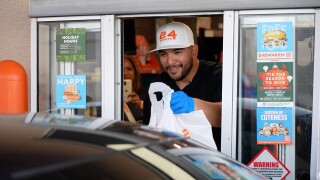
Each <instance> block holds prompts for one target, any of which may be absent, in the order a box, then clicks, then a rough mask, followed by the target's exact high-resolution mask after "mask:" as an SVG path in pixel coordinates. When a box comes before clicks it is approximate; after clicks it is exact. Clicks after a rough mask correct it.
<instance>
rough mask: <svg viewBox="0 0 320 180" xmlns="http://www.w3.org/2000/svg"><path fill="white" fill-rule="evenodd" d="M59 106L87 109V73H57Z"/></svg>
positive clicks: (57, 100)
mask: <svg viewBox="0 0 320 180" xmlns="http://www.w3.org/2000/svg"><path fill="white" fill-rule="evenodd" d="M56 87H57V89H56V102H57V108H60V109H61V108H71V109H86V75H85V74H81V75H80V74H79V75H57V77H56Z"/></svg>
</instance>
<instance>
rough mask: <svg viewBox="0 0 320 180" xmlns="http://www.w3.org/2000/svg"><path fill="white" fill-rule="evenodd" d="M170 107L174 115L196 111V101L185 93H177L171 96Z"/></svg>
mask: <svg viewBox="0 0 320 180" xmlns="http://www.w3.org/2000/svg"><path fill="white" fill-rule="evenodd" d="M170 107H171V110H172V111H173V114H181V113H189V112H191V111H194V100H193V99H192V97H189V96H188V95H187V94H186V93H184V92H183V91H176V92H174V93H172V95H171V101H170Z"/></svg>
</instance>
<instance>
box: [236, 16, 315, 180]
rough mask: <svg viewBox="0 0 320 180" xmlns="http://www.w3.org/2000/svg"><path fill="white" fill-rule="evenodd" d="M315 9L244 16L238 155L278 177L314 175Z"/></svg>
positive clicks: (240, 29)
mask: <svg viewBox="0 0 320 180" xmlns="http://www.w3.org/2000/svg"><path fill="white" fill-rule="evenodd" d="M312 12H313V11H312ZM312 12H310V11H306V12H298V13H296V12H293V13H287V14H281V13H279V14H277V13H276V14H275V13H274V12H271V13H267V14H266V13H264V14H263V13H260V14H252V12H251V13H243V14H241V13H240V15H239V59H238V60H239V62H238V63H239V68H238V82H239V83H238V93H237V96H238V110H237V119H238V129H239V131H238V140H237V142H238V144H237V146H238V148H237V149H238V152H237V156H238V159H239V160H240V161H241V162H243V163H245V164H247V165H248V166H250V167H251V168H254V169H256V170H257V171H258V172H260V173H262V174H264V175H265V176H267V177H270V178H274V179H277V178H279V179H282V178H288V179H295V178H297V179H309V178H310V161H311V157H310V154H311V127H312V118H313V117H312V115H313V112H312V109H313V98H312V96H313V72H314V43H315V15H314V12H313V13H312ZM282 13H283V12H282Z"/></svg>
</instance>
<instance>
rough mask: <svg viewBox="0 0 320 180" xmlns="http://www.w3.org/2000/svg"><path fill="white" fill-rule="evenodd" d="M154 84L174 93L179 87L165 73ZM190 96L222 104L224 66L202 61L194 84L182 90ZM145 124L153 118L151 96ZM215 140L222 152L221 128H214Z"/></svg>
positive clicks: (146, 103) (145, 112)
mask: <svg viewBox="0 0 320 180" xmlns="http://www.w3.org/2000/svg"><path fill="white" fill-rule="evenodd" d="M152 82H163V83H165V84H167V85H168V86H169V87H170V88H171V89H173V90H174V91H179V90H180V89H179V87H178V86H177V85H176V83H175V81H174V80H172V79H171V78H170V76H169V75H168V74H167V73H166V72H163V73H161V74H160V75H159V76H157V77H156V78H155V79H154V80H153V81H152ZM182 91H183V92H185V93H186V94H187V95H188V96H190V97H193V98H198V99H201V100H204V101H209V102H221V100H222V65H221V64H220V63H216V62H210V61H200V63H199V68H198V71H197V73H196V75H195V76H194V78H193V80H192V82H191V83H190V84H188V85H187V86H186V87H184V88H183V89H182ZM143 106H144V109H143V116H144V117H143V124H149V121H150V116H151V114H150V113H151V102H150V98H149V96H147V98H146V99H145V101H144V105H143ZM212 133H213V137H214V140H215V142H216V144H217V147H218V150H220V146H221V145H220V144H221V128H212Z"/></svg>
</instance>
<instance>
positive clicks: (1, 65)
mask: <svg viewBox="0 0 320 180" xmlns="http://www.w3.org/2000/svg"><path fill="white" fill-rule="evenodd" d="M27 111H28V82H27V73H26V71H25V70H24V68H23V67H22V66H21V65H20V64H19V63H17V62H16V61H13V60H3V61H0V114H16V113H24V112H27Z"/></svg>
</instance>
